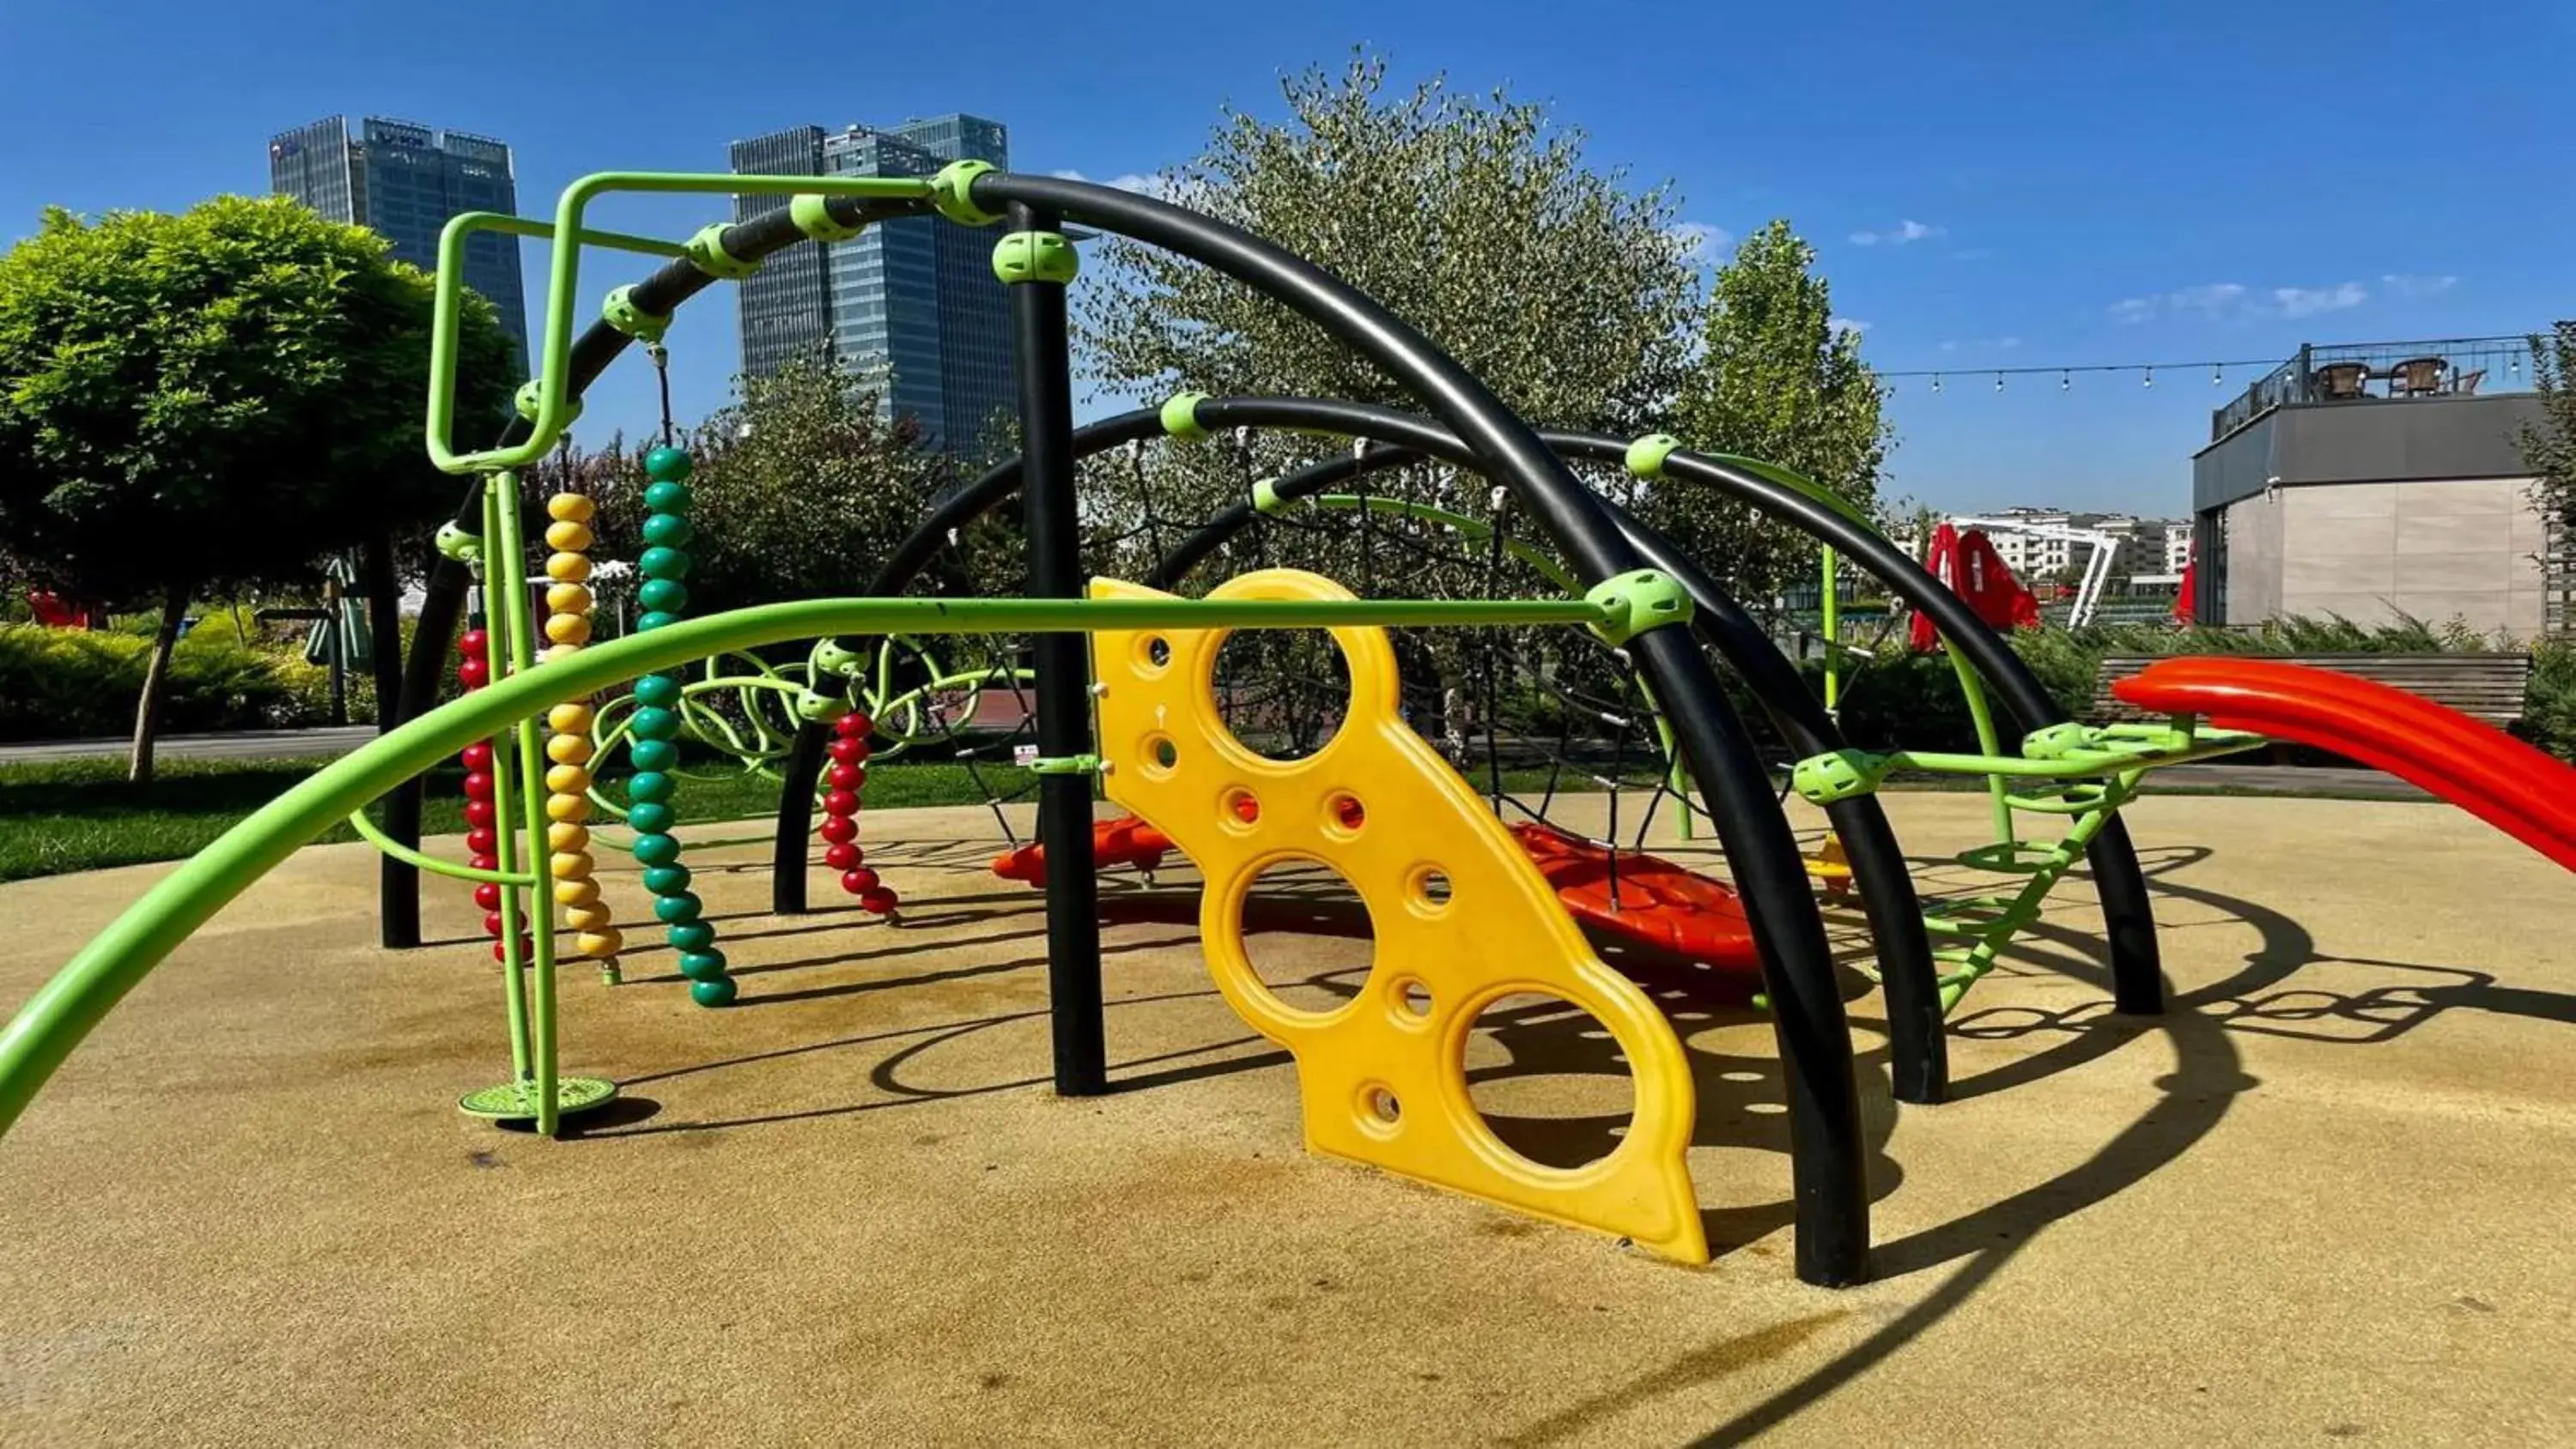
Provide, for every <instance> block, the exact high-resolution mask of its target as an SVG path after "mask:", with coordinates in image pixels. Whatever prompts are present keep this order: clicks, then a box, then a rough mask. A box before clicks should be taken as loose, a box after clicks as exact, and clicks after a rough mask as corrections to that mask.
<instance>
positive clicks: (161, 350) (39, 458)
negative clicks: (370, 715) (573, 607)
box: [0, 196, 512, 781]
mask: <svg viewBox="0 0 2576 1449" xmlns="http://www.w3.org/2000/svg"><path fill="white" fill-rule="evenodd" d="M432 297H433V284H432V281H431V278H430V276H429V274H428V273H426V272H423V271H420V270H419V269H418V268H415V267H411V266H407V265H404V264H403V263H400V262H397V261H394V260H393V259H392V257H391V256H390V255H389V252H388V247H387V244H386V242H385V241H384V240H383V239H382V238H380V237H377V236H375V235H374V234H372V233H370V232H367V231H365V230H363V229H361V228H358V227H353V226H343V225H340V224H338V223H335V222H329V221H325V220H323V219H322V218H320V217H318V216H316V215H314V214H313V213H312V212H311V211H309V210H307V209H305V208H304V207H302V206H300V205H298V204H297V203H295V202H292V201H286V200H280V199H265V200H250V199H246V198H242V197H233V196H226V197H217V198H215V199H213V200H211V201H207V202H205V203H203V204H201V205H199V206H197V207H195V208H193V209H191V210H189V211H187V212H185V213H183V214H180V215H176V216H172V215H164V214H159V213H153V212H111V213H109V214H108V215H106V216H104V217H102V218H100V219H99V220H97V221H95V222H92V221H88V220H85V219H83V218H81V217H78V216H75V215H73V214H71V213H70V212H67V211H63V210H61V209H59V208H56V209H52V210H48V211H47V212H46V213H45V216H44V220H43V223H42V226H41V227H40V229H39V230H38V231H37V233H36V234H35V235H34V236H32V237H29V238H27V239H25V240H24V241H21V242H19V243H18V244H17V245H16V246H15V247H13V248H11V249H10V250H9V251H8V252H7V253H6V254H5V255H0V458H6V459H7V460H8V464H7V466H6V467H5V468H0V548H5V549H6V550H7V551H8V552H9V553H10V554H12V555H14V556H15V557H16V558H17V559H18V561H19V563H20V564H21V566H23V567H24V568H25V569H26V570H27V571H28V573H29V574H30V575H31V576H32V577H33V578H34V579H35V580H36V581H38V582H41V583H44V584H46V585H49V586H52V587H55V588H57V589H60V590H61V591H62V592H64V593H66V594H68V595H73V596H77V597H81V598H84V599H94V600H99V601H102V602H105V603H107V604H108V605H110V606H111V607H119V608H122V607H136V606H144V605H147V604H151V605H157V606H158V607H159V610H160V626H159V628H158V630H157V631H156V634H155V642H154V648H153V653H152V658H151V662H150V664H149V666H148V667H147V668H146V670H145V672H144V681H143V689H142V697H141V699H140V701H139V702H138V703H137V705H136V708H135V718H134V748H133V754H132V757H131V763H130V768H129V773H130V775H131V776H132V778H134V779H135V780H137V781H143V780H148V779H149V778H150V777H151V773H152V743H153V735H154V732H155V730H156V728H157V726H158V721H159V714H160V708H161V701H162V696H163V693H164V690H165V683H166V680H167V677H168V672H169V657H170V647H171V645H172V644H173V643H174V642H175V641H176V640H177V638H178V634H179V628H180V624H181V621H182V620H183V618H184V617H185V615H186V612H187V607H188V604H189V601H190V600H191V599H197V598H204V597H207V596H208V595H209V594H211V593H214V592H217V591H222V590H229V589H233V588H238V587H243V586H247V585H252V584H259V583H269V584H289V583H293V582H296V581H299V580H305V579H309V578H310V576H311V570H312V568H313V566H314V564H315V562H316V561H317V560H318V559H319V558H320V557H321V556H323V555H324V554H326V553H330V552H333V551H336V550H340V549H345V548H350V547H354V546H356V545H358V544H360V543H362V542H364V541H365V540H367V539H368V538H370V537H372V536H375V535H377V534H379V533H381V532H383V531H385V530H388V529H396V528H406V527H413V526H417V525H419V524H421V523H424V522H426V521H428V520H430V519H432V518H434V517H435V516H436V515H437V514H439V513H440V512H442V511H444V510H445V509H446V508H447V507H449V506H451V505H452V504H453V502H454V500H455V496H456V491H457V485H456V483H455V481H454V480H452V479H449V478H447V477H445V476H444V475H442V474H440V473H438V472H437V471H436V470H434V469H432V468H431V467H430V466H429V463H428V461H427V459H426V457H425V456H424V454H423V450H422V448H421V445H420V410H421V396H422V381H423V379H424V378H425V377H426V376H427V372H428V366H429V335H430V314H431V302H432ZM460 359H461V365H460V378H461V382H460V397H459V416H460V419H461V422H460V426H462V427H467V428H472V429H474V430H475V431H476V432H477V433H478V434H488V433H489V432H490V430H491V429H492V428H493V427H494V426H495V425H496V424H497V423H498V421H499V419H500V418H501V416H502V409H503V407H504V406H505V403H506V399H507V397H508V393H509V388H510V383H511V375H510V374H511V368H512V363H511V356H510V351H509V342H508V340H507V338H506V337H505V336H504V335H503V334H502V332H501V330H500V328H499V326H498V324H497V323H496V322H495V321H494V320H493V315H492V311H491V309H490V307H489V306H487V305H485V304H484V303H482V302H481V301H480V300H479V299H475V300H473V301H472V302H471V303H470V305H469V306H468V307H467V309H466V315H465V325H464V328H463V334H462V339H461V349H460ZM477 441H478V442H479V441H480V439H479V438H478V439H477Z"/></svg>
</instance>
